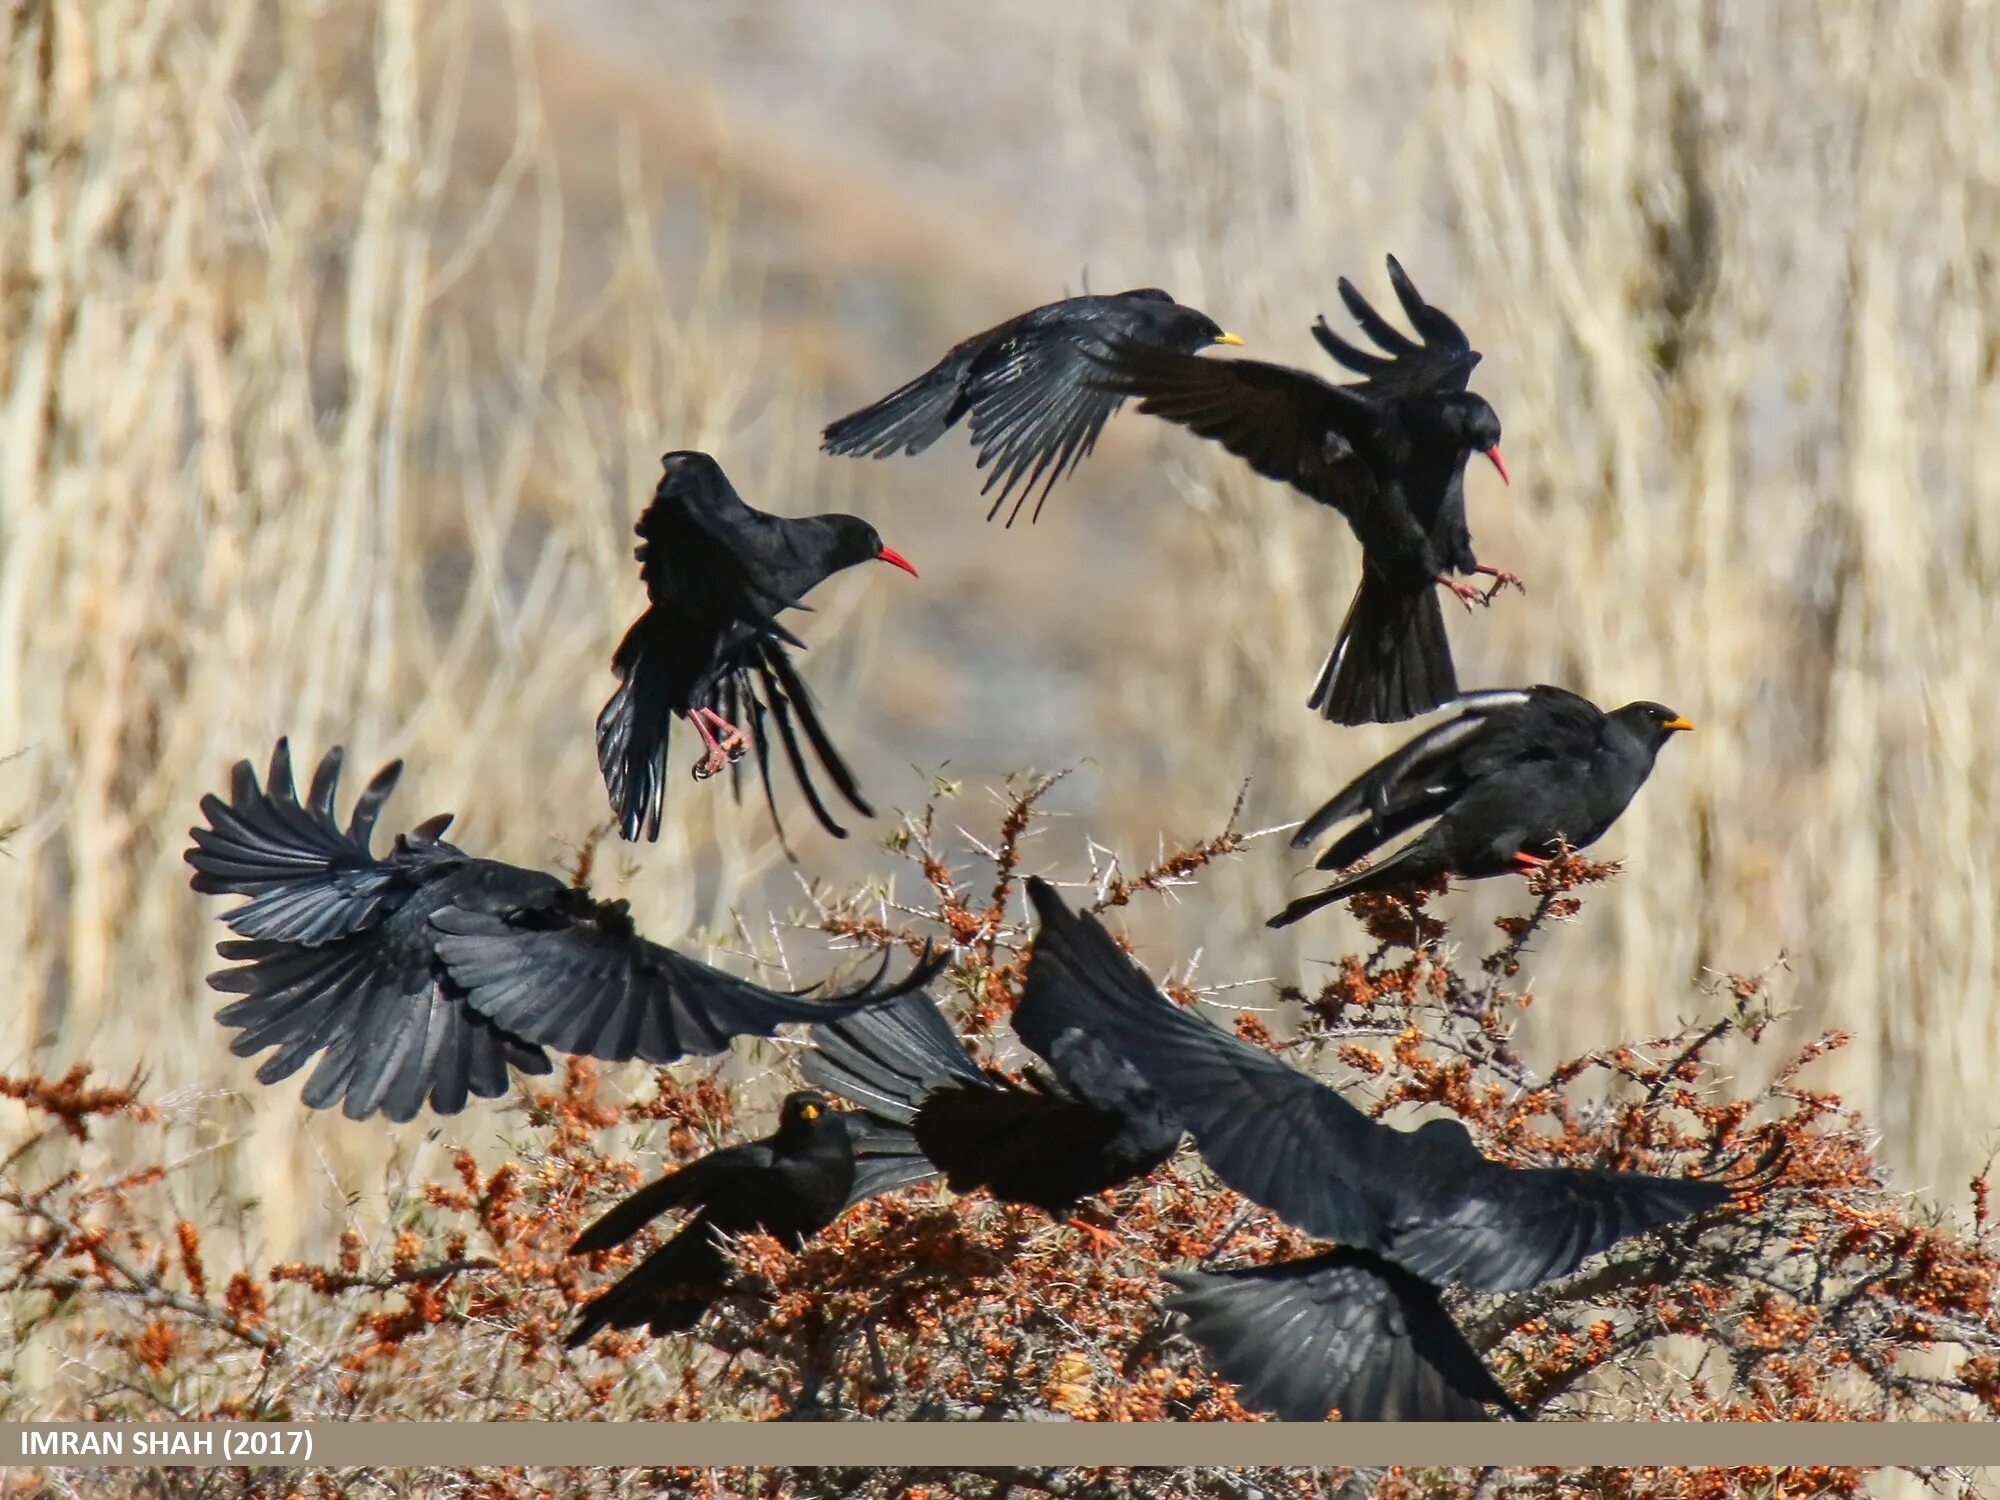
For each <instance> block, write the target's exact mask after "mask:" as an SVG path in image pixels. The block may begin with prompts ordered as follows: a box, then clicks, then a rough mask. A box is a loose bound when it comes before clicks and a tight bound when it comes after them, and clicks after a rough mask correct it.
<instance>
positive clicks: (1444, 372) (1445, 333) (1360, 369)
mask: <svg viewBox="0 0 2000 1500" xmlns="http://www.w3.org/2000/svg"><path fill="white" fill-rule="evenodd" d="M1389 283H1390V285H1391V286H1393V287H1394V288H1395V289H1396V300H1397V301H1399V302H1401V303H1402V304H1403V312H1404V314H1405V315H1406V316H1407V317H1408V318H1409V320H1410V326H1411V327H1413V328H1414V329H1416V330H1417V335H1418V337H1417V339H1412V338H1410V337H1409V336H1408V335H1406V334H1404V333H1403V332H1401V331H1400V330H1399V329H1398V328H1397V327H1396V326H1395V325H1394V324H1392V323H1391V322H1390V321H1389V320H1388V319H1387V318H1385V317H1383V316H1382V315H1381V314H1380V313H1379V312H1377V311H1376V310H1375V309H1374V308H1373V307H1372V306H1370V305H1369V303H1368V299H1367V298H1365V297H1363V296H1362V295H1361V293H1360V292H1359V291H1357V290H1356V289H1355V286H1354V283H1352V282H1351V281H1349V280H1348V279H1347V278H1346V277H1345V276H1343V277H1341V278H1340V300H1341V301H1343V302H1345V303H1346V304H1347V310H1348V311H1349V312H1350V313H1352V314H1353V315H1354V321H1355V322H1357V323H1359V324H1360V325H1361V331H1362V332H1363V333H1365V334H1367V335H1368V337H1369V338H1370V339H1372V340H1374V342H1375V344H1376V346H1377V347H1378V348H1379V349H1380V350H1381V351H1382V352H1381V353H1379V354H1377V353H1371V352H1370V351H1368V350H1364V349H1360V348H1357V347H1356V346H1355V345H1353V344H1350V343H1349V342H1348V341H1347V340H1346V339H1344V338H1342V337H1341V336H1340V335H1339V334H1337V333H1335V332H1334V331H1333V330H1332V329H1331V328H1329V327H1328V326H1327V322H1326V319H1325V318H1324V317H1322V318H1320V319H1318V320H1317V321H1316V322H1315V323H1314V324H1313V337H1314V338H1316V339H1318V340H1319V344H1320V347H1321V348H1322V349H1324V350H1326V352H1327V353H1328V354H1330V355H1332V356H1333V357H1334V358H1335V359H1336V360H1338V361H1340V363H1341V364H1343V365H1345V366H1347V368H1348V369H1350V370H1352V371H1354V372H1355V374H1357V375H1361V376H1364V377H1366V386H1367V389H1368V390H1370V391H1371V392H1375V393H1377V394H1379V395H1383V396H1392V397H1401V396H1433V395H1445V394H1448V393H1450V392H1454V391H1462V390H1464V389H1465V387H1466V383H1467V382H1468V381H1469V380H1471V378H1472V370H1473V367H1474V366H1475V365H1477V364H1478V363H1479V353H1478V351H1477V350H1475V349H1474V348H1473V347H1472V344H1471V341H1470V340H1468V339H1467V338H1466V336H1465V330H1464V329H1462V328H1460V327H1459V326H1458V324H1457V323H1455V322H1453V321H1452V319H1451V318H1449V317H1448V316H1446V315H1445V314H1444V313H1443V312H1442V311H1440V310H1439V309H1437V308H1435V307H1433V306H1431V304H1430V303H1428V302H1426V301H1424V299H1423V297H1422V296H1421V295H1420V294H1419V293H1418V291H1417V288H1416V285H1415V283H1413V282H1412V281H1411V280H1410V278H1409V276H1408V275H1407V274H1406V273H1405V272H1404V270H1403V267H1402V265H1401V263H1400V262H1398V261H1397V259H1396V257H1395V256H1393V255H1392V256H1390V257H1389ZM1419 340H1421V342H1419Z"/></svg>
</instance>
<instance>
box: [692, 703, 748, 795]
mask: <svg viewBox="0 0 2000 1500" xmlns="http://www.w3.org/2000/svg"><path fill="white" fill-rule="evenodd" d="M688 722H689V723H690V724H692V725H694V729H695V733H696V734H698V735H700V736H701V743H702V746H703V750H704V753H703V755H702V757H701V759H700V760H698V761H696V762H695V763H694V767H693V770H694V779H695V780H696V781H706V780H708V778H709V777H711V776H713V775H715V774H717V773H718V772H721V771H726V770H728V769H729V768H730V766H732V765H734V764H735V763H736V762H737V761H739V760H741V759H742V758H743V752H744V751H746V750H748V749H749V748H750V737H749V736H748V735H747V734H745V733H744V732H743V731H742V730H741V729H738V728H737V727H736V726H735V725H734V724H732V723H730V722H729V721H728V720H727V719H725V718H723V717H722V715H721V714H719V713H717V712H716V711H715V710H714V709H712V708H697V709H696V710H695V711H694V712H693V713H691V714H689V715H688ZM717 731H720V734H719V735H718V733H717Z"/></svg>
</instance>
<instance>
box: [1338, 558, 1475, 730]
mask: <svg viewBox="0 0 2000 1500" xmlns="http://www.w3.org/2000/svg"><path fill="white" fill-rule="evenodd" d="M1457 696H1458V674H1457V672H1456V671H1455V670H1454V669H1453V667H1452V662H1451V642H1450V640H1449V639H1447V638H1446V636H1445V632H1444V611H1443V609H1442V608H1440V607H1439V604H1438V598H1437V589H1436V586H1435V585H1434V584H1433V583H1432V582H1431V581H1430V580H1428V579H1427V580H1425V581H1424V582H1423V584H1422V585H1421V586H1417V585H1413V584H1410V583H1407V582H1397V581H1394V580H1391V579H1387V578H1383V577H1381V576H1379V575H1377V574H1375V573H1372V572H1370V573H1366V574H1364V575H1363V576H1362V579H1361V587H1360V588H1359V589H1357V590H1356V591H1355V594H1354V603H1353V604H1352V605H1350V606H1349V607H1348V611H1347V618H1346V620H1344V621H1343V622H1342V623H1341V627H1340V639H1339V640H1338V641H1337V642H1336V643H1335V645H1334V648H1333V653H1332V655H1330V656H1329V657H1328V658H1327V661H1326V665H1325V667H1323V668H1322V669H1321V671H1320V675H1319V681H1318V682H1317V683H1316V684H1314V686H1313V692H1312V698H1311V700H1310V704H1311V706H1312V707H1313V708H1315V709H1317V710H1318V711H1319V712H1320V713H1321V714H1323V715H1324V716H1325V717H1326V718H1328V719H1331V720H1332V721H1333V722H1334V723H1336V724H1393V723H1396V722H1397V721H1399V720H1402V719H1410V718H1415V717H1416V716H1417V715H1418V714H1423V713H1429V712H1430V711H1431V710H1432V709H1434V708H1436V707H1437V706H1438V705H1439V704H1441V703H1446V702H1449V701H1450V700H1451V699H1453V698H1455V697H1457Z"/></svg>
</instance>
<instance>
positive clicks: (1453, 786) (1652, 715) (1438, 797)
mask: <svg viewBox="0 0 2000 1500" xmlns="http://www.w3.org/2000/svg"><path fill="white" fill-rule="evenodd" d="M1454 707H1456V708H1457V709H1458V713H1457V715H1456V716H1455V717H1453V718H1450V719H1447V720H1445V722H1444V723H1442V724H1439V725H1437V726H1436V727H1434V728H1431V729H1427V730H1425V731H1424V732H1423V733H1422V734H1420V735H1418V736H1417V737H1416V738H1415V739H1413V740H1411V741H1410V742H1409V743H1408V744H1407V745H1405V746H1403V747H1402V749H1400V750H1398V751H1396V752H1395V753H1394V754H1393V755H1390V756H1389V757H1388V758H1387V759H1385V760H1382V761H1380V762H1378V763H1377V764H1375V765H1374V766H1372V767H1370V768H1369V769H1368V770H1367V771H1365V772H1363V773H1362V774H1361V775H1360V776H1359V777H1357V778H1356V779H1355V780H1354V781H1353V782H1352V783H1350V784H1349V785H1348V786H1346V787H1344V788H1342V790H1341V791H1340V793H1339V794H1338V795H1337V796H1335V797H1334V799H1333V800H1332V801H1331V802H1328V803H1327V804H1326V805H1325V806H1324V807H1322V808H1320V810H1319V811H1318V812H1316V813H1314V814H1313V815H1312V816H1311V817H1310V818H1308V819H1306V821H1305V822H1304V823H1303V824H1302V825H1301V826H1300V828H1299V830H1298V832H1297V833H1295V834H1293V835H1292V847H1293V848H1294V849H1303V848H1305V847H1306V846H1307V845H1308V844H1310V843H1312V841H1313V840H1314V839H1316V838H1318V837H1319V836H1320V835H1321V834H1322V833H1325V832H1326V831H1327V829H1329V828H1331V827H1332V826H1333V825H1334V824H1336V823H1339V822H1341V821H1343V820H1344V819H1347V818H1353V817H1364V819H1365V820H1364V821H1363V822H1361V823H1359V824H1357V825H1356V826H1355V827H1353V828H1351V829H1349V830H1348V831H1347V832H1346V833H1344V834H1342V835H1341V836H1340V838H1339V839H1337V840H1336V841H1335V842H1334V843H1333V845H1332V847H1330V848H1329V849H1328V850H1327V851H1326V852H1325V853H1324V854H1322V855H1321V856H1320V857H1319V860H1318V861H1317V864H1318V868H1320V869H1322V870H1339V869H1345V868H1346V867H1347V866H1348V865H1351V864H1353V863H1354V862H1355V861H1356V860H1357V859H1360V858H1361V857H1362V856H1363V855H1364V854H1368V853H1371V852H1372V851H1374V850H1376V849H1379V848H1380V847H1381V846H1382V845H1383V844H1385V843H1387V842H1388V841H1389V840H1390V839H1392V838H1394V837H1396V835H1398V834H1400V833H1404V832H1406V831H1408V830H1409V829H1411V828H1414V827H1416V826H1417V824H1419V823H1422V822H1424V821H1425V820H1427V819H1431V818H1435V819H1436V820H1437V821H1436V822H1434V823H1432V824H1431V826H1430V827H1429V828H1427V829H1425V830H1424V831H1423V833H1421V834H1420V835H1418V836H1417V837H1416V838H1414V839H1412V840H1411V841H1410V842H1409V843H1407V844H1405V845H1404V846H1403V847H1402V848H1401V849H1399V850H1397V851H1396V852H1395V853H1394V854H1392V855H1391V856H1390V857H1389V858H1387V859H1385V860H1383V861H1382V863H1380V864H1379V865H1372V866H1370V867H1369V868H1368V869H1366V870H1362V871H1359V872H1358V873H1356V874H1353V875H1349V876H1348V877H1347V878H1346V879H1344V880H1337V881H1335V882H1334V883H1333V884H1332V885H1330V886H1328V887H1327V888H1326V889H1325V890H1323V891H1316V892H1314V893H1313V894H1312V895H1310V896H1301V897H1299V899H1298V900H1296V901H1294V902H1292V904H1291V905H1289V906H1287V907H1286V908H1285V909H1284V910H1283V911H1281V912H1279V913H1278V915H1277V916H1275V917H1273V918H1271V920H1270V922H1269V924H1268V925H1269V926H1272V927H1285V926H1288V925H1290V924H1291V923H1293V922H1296V921H1298V920H1299V918H1301V917H1303V916H1305V915H1307V914H1308V913H1310V912H1315V911H1318V910H1319V909H1320V908H1321V907H1322V906H1329V905H1331V904H1332V903H1333V902H1335V901H1339V900H1342V899H1344V898H1345V897H1348V896H1352V895H1355V894H1357V893H1359V892H1361V891H1380V890H1390V889H1393V888H1395V887H1397V886H1403V885H1411V884H1417V883H1420V882H1423V881H1427V880H1431V879H1434V878H1435V877H1437V876H1439V875H1444V874H1452V875H1458V876H1461V877H1463V878H1465V879H1468V880H1478V879H1482V878H1484V877H1487V876H1491V875H1508V874H1515V873H1522V874H1525V873H1526V872H1527V871H1529V870H1532V869H1534V868H1535V867H1536V866H1537V865H1540V864H1544V863H1546V862H1547V861H1548V860H1549V859H1550V858H1551V857H1552V856H1553V855H1555V854H1556V853H1557V852H1558V850H1559V849H1560V848H1561V847H1562V846H1563V845H1564V844H1567V845H1568V846H1569V847H1570V848H1572V849H1581V848H1584V847H1585V846H1586V845H1589V844H1592V843H1595V842H1596V841H1597V840H1598V839H1599V838H1600V837H1602V836H1603V833H1604V831H1605V830H1606V829H1607V828H1609V827H1610V826H1611V825H1612V824H1613V823H1614V822H1616V821H1617V819H1618V815H1619V814H1620V813H1622V812H1624V811H1625V806H1626V804H1627V803H1629V802H1630V801H1631V800H1632V797H1633V794H1634V793H1636V792H1637V791H1638V790H1639V788H1640V787H1641V786H1643V785H1644V784H1645V781H1646V778H1647V777H1648V776H1650V775H1652V773H1653V759H1654V757H1655V756H1657V755H1658V754H1659V753H1660V747H1661V746H1662V745H1664V744H1665V743H1666V742H1667V740H1668V739H1669V738H1670V737H1671V736H1672V735H1673V734H1674V733H1675V732H1676V731H1678V730H1683V729H1692V728H1694V725H1692V724H1691V723H1689V722H1688V721H1687V720H1686V719H1684V718H1682V717H1681V716H1680V715H1678V714H1676V713H1675V712H1674V711H1673V710H1672V709H1671V708H1665V707H1662V706H1661V705H1660V704H1658V703H1644V702H1641V703H1628V704H1626V705H1625V706H1624V707H1623V708H1620V709H1616V710H1614V711H1613V712H1611V713H1608V714H1607V713H1604V712H1603V711H1602V710H1600V709H1599V708H1598V707H1597V705H1595V704H1594V703H1592V702H1591V701H1590V700H1589V699H1587V698H1579V697H1578V696H1577V695H1576V694H1575V693H1571V692H1566V691H1564V690H1563V689H1562V688H1559V687H1549V686H1547V685H1543V686H1539V687H1531V688H1510V689H1503V690H1499V691H1494V692H1486V693H1470V694H1467V695H1466V696H1465V697H1463V698H1461V699H1459V700H1458V702H1457V703H1456V704H1455V705H1454Z"/></svg>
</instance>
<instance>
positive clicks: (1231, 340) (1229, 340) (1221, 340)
mask: <svg viewBox="0 0 2000 1500" xmlns="http://www.w3.org/2000/svg"><path fill="white" fill-rule="evenodd" d="M1215 341H1216V343H1218V344H1236V345H1238V346H1241V344H1242V343H1243V340H1241V339H1239V338H1238V337H1237V336H1236V335H1235V334H1233V333H1218V334H1217V335H1216V336H1215Z"/></svg>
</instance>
